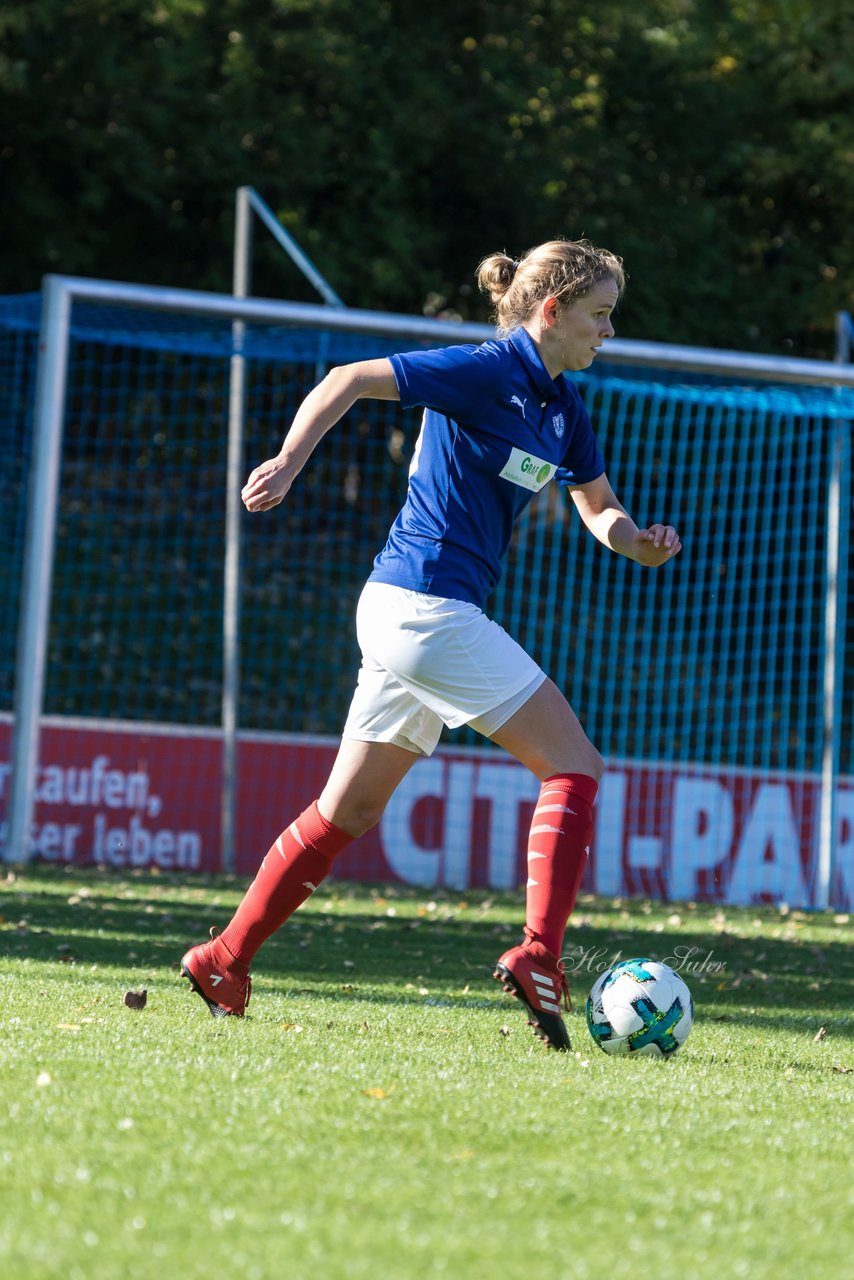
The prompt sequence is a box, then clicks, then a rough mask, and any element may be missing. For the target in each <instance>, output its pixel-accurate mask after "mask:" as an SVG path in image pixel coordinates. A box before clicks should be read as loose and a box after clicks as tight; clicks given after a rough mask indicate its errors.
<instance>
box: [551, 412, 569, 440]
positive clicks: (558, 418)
mask: <svg viewBox="0 0 854 1280" xmlns="http://www.w3.org/2000/svg"><path fill="white" fill-rule="evenodd" d="M552 426H553V427H554V429H555V435H556V436H557V438H558V440H560V438H561V436H562V435H563V433H564V431H565V429H566V426H565V423H564V420H563V414H562V413H555V414H553V416H552Z"/></svg>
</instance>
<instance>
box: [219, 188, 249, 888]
mask: <svg viewBox="0 0 854 1280" xmlns="http://www.w3.org/2000/svg"><path fill="white" fill-rule="evenodd" d="M249 191H250V188H249V187H240V188H239V189H238V191H237V197H236V202H235V233H234V276H233V288H234V296H235V297H236V298H245V297H247V295H248V293H249V288H250V276H251V248H252V216H251V209H250V203H249ZM245 335H246V325H245V323H244V322H243V321H242V320H235V321H234V322H233V324H232V338H233V342H234V352H235V354H234V355H232V357H231V369H230V381H229V395H228V461H227V464H226V497H225V571H224V581H223V608H222V822H221V845H222V850H221V855H220V856H221V865H222V869H223V871H226V872H233V871H234V859H235V831H236V826H237V730H238V719H239V707H240V482H241V479H242V467H243V428H244V420H245V416H246V394H245V389H246V361H245V359H244V357H243V356H242V355H240V354H239V352H240V351H241V350H242V348H243V343H244V339H245Z"/></svg>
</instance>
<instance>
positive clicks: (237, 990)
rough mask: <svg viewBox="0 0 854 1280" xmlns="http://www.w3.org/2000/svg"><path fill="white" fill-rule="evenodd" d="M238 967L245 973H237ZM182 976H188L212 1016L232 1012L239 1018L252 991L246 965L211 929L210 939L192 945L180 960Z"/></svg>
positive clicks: (215, 931) (216, 1016)
mask: <svg viewBox="0 0 854 1280" xmlns="http://www.w3.org/2000/svg"><path fill="white" fill-rule="evenodd" d="M238 969H243V970H245V972H243V973H238ZM181 976H182V977H184V978H189V979H190V986H191V987H192V989H193V990H194V991H195V992H196V993H197V994H198V995H200V996H201V997H202V999H203V1000H204V1002H205V1004H206V1005H207V1006H208V1008H209V1009H210V1011H211V1014H212V1016H213V1017H214V1018H227V1017H228V1016H229V1015H232V1016H233V1017H235V1018H242V1017H243V1014H244V1012H245V1010H246V1006H247V1005H248V1003H249V997H250V995H251V994H252V979H251V978H250V977H249V970H248V968H247V967H246V966H245V965H238V963H237V961H236V960H235V959H234V956H233V955H232V954H231V952H230V951H229V950H228V948H227V947H226V945H225V943H223V942H221V941H220V940H219V938H218V937H217V930H216V929H211V940H210V942H202V943H201V944H200V945H199V946H198V947H191V948H190V950H189V951H187V952H186V953H185V955H184V957H183V959H182V960H181Z"/></svg>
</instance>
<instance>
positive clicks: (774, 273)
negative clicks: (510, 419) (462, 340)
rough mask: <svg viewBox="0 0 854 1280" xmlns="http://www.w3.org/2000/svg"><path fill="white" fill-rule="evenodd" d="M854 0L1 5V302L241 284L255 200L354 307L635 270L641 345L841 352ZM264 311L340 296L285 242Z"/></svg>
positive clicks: (263, 279) (471, 305)
mask: <svg viewBox="0 0 854 1280" xmlns="http://www.w3.org/2000/svg"><path fill="white" fill-rule="evenodd" d="M852 45H854V19H852V11H851V8H850V4H849V3H848V2H847V0H825V2H824V3H823V4H822V5H815V4H814V2H813V0H729V2H728V3H718V2H716V0H634V2H633V3H632V4H631V5H627V4H625V3H624V0H598V2H597V3H596V4H594V3H592V2H590V0H516V2H515V3H511V2H510V0H454V3H453V4H450V3H448V4H447V5H441V4H438V5H426V4H424V3H419V4H416V3H413V2H412V0H367V2H366V0H219V3H217V4H215V5H214V4H212V3H209V2H208V0H142V2H140V0H111V3H110V4H109V5H106V4H104V3H103V0H29V3H28V4H27V5H26V6H22V5H20V3H19V2H18V0H0V217H2V227H3V232H4V248H5V253H4V255H3V258H2V266H0V291H2V292H5V293H10V292H18V291H23V290H31V289H35V288H37V287H38V285H39V282H40V279H41V276H42V275H43V274H44V273H45V272H47V271H60V272H65V273H76V274H84V275H94V276H100V277H113V278H120V279H129V280H136V281H142V282H147V283H169V284H178V285H185V286H188V287H197V288H213V289H225V290H227V289H228V288H229V287H230V270H231V237H232V220H233V199H234V190H235V188H236V187H237V186H239V185H241V184H243V183H249V184H251V185H253V186H255V187H256V188H257V189H258V190H259V191H260V193H261V194H262V195H263V196H264V198H265V199H266V200H267V201H268V203H270V204H271V205H272V207H273V208H274V209H275V210H276V212H277V213H278V214H279V216H280V217H281V218H282V220H283V222H284V223H285V225H286V226H287V227H288V229H289V230H290V231H291V232H292V233H293V234H294V235H295V236H296V237H297V239H298V240H299V241H300V242H301V244H302V245H303V246H304V247H305V249H306V250H307V252H308V253H309V254H310V255H311V256H312V257H313V258H314V259H315V261H316V262H317V264H318V265H319V267H320V268H321V270H322V271H323V272H324V273H325V274H326V275H327V276H328V278H329V279H330V281H331V282H332V283H333V285H334V286H335V288H336V289H337V290H338V292H339V293H340V294H341V295H342V297H343V298H344V299H345V301H347V302H348V303H350V304H351V305H357V306H365V307H379V308H383V309H388V310H395V311H421V310H427V311H431V312H438V311H448V312H454V313H458V314H460V315H464V316H466V317H480V318H483V317H485V315H486V310H485V304H484V302H483V300H482V299H480V298H479V297H478V296H477V295H476V293H475V291H474V289H473V274H474V269H475V266H476V264H477V261H478V259H479V258H480V257H481V256H483V255H484V254H486V253H489V252H492V251H494V250H495V249H500V248H506V249H508V250H510V251H512V252H514V253H519V252H521V251H522V250H524V249H525V248H526V247H528V246H529V245H531V244H534V243H536V242H538V241H540V240H543V239H546V238H550V237H552V236H555V235H569V236H578V235H582V234H586V235H588V236H589V237H591V238H592V239H594V240H597V241H599V242H600V243H603V244H606V245H607V246H608V247H609V248H612V249H614V250H616V251H617V252H619V253H621V254H622V255H623V256H624V258H625V260H626V265H627V268H628V272H629V276H630V287H629V290H628V292H627V295H626V298H625V302H624V304H623V305H622V308H621V316H620V325H619V327H620V332H621V334H622V335H623V336H627V337H628V336H631V337H644V338H649V339H657V340H660V341H677V342H683V343H696V344H702V345H711V346H723V347H735V348H747V349H752V350H764V351H774V352H778V353H784V354H785V353H787V352H788V353H793V354H802V355H820V356H830V355H832V351H833V320H834V313H835V312H836V311H837V310H839V309H850V308H851V307H852V304H853V303H854V295H852V289H853V288H854V285H852V281H854V236H852V234H851V210H852V208H854V63H852V61H851V58H850V56H849V52H848V51H849V50H850V49H851V47H852ZM255 292H256V293H259V294H268V295H272V296H288V297H305V296H310V294H309V293H308V292H307V286H305V285H304V284H303V282H302V281H301V279H299V278H298V277H297V276H296V275H295V274H294V271H293V269H292V268H290V267H289V265H288V264H287V262H286V261H285V260H284V259H283V257H282V254H281V251H280V250H279V249H278V248H277V247H275V246H274V245H272V243H268V242H267V239H266V236H259V238H258V244H257V248H256V254H255Z"/></svg>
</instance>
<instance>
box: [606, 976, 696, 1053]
mask: <svg viewBox="0 0 854 1280" xmlns="http://www.w3.org/2000/svg"><path fill="white" fill-rule="evenodd" d="M693 1022H694V1001H693V1000H692V999H691V992H690V991H689V990H688V988H687V986H686V985H685V983H684V982H683V981H682V979H681V978H680V976H679V974H678V973H676V971H675V970H674V969H671V968H670V966H669V965H666V964H661V963H660V962H659V961H658V960H644V959H640V960H622V961H620V963H619V964H615V965H612V966H611V968H610V969H606V971H605V972H604V973H603V974H601V975H600V977H598V978H597V979H596V981H595V982H594V984H593V988H592V990H591V992H590V995H589V996H588V997H587V1026H588V1027H589V1028H590V1034H591V1035H592V1037H593V1039H594V1040H595V1041H596V1043H597V1044H598V1046H599V1048H600V1049H604V1051H605V1053H615V1054H627V1053H631V1054H638V1055H639V1056H641V1057H647V1058H669V1057H670V1056H671V1055H672V1054H674V1053H675V1052H676V1050H677V1049H678V1048H679V1046H680V1045H683V1044H684V1043H685V1041H686V1040H687V1038H688V1032H689V1031H690V1030H691V1026H692V1024H693Z"/></svg>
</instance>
